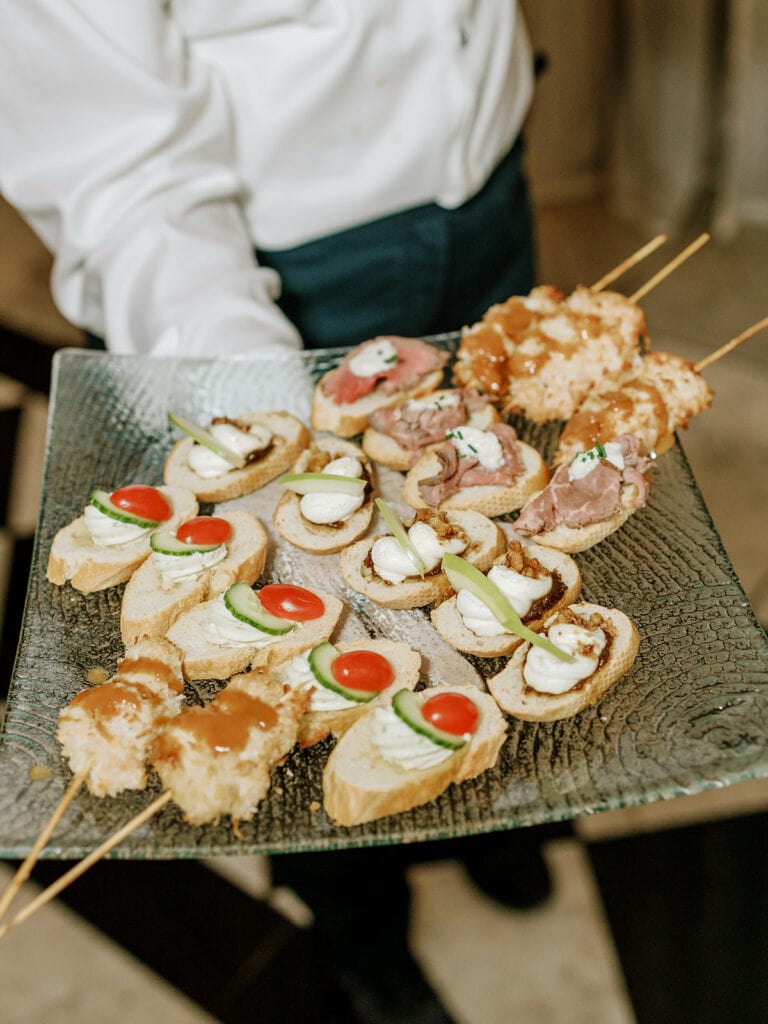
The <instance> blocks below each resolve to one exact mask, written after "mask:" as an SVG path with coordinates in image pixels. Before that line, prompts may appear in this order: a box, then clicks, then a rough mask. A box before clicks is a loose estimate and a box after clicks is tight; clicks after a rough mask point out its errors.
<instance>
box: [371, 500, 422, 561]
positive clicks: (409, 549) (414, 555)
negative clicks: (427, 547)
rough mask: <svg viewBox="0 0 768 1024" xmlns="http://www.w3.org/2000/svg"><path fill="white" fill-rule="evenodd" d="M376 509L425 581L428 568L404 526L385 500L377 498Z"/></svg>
mask: <svg viewBox="0 0 768 1024" xmlns="http://www.w3.org/2000/svg"><path fill="white" fill-rule="evenodd" d="M376 508H377V509H378V510H379V512H381V514H382V516H383V518H384V522H385V523H386V524H387V526H388V527H389V528H390V530H391V531H392V536H393V537H394V538H395V540H396V541H397V543H398V544H399V545H400V547H401V548H402V549H403V551H404V552H405V553H406V555H408V557H409V558H410V560H411V562H412V563H413V567H414V569H415V570H416V572H417V573H418V574H419V576H421V578H422V579H424V575H425V573H426V571H427V567H426V566H425V565H424V563H423V562H422V560H421V556H420V555H419V553H418V551H417V550H416V548H415V547H414V546H413V544H411V541H410V539H409V537H408V534H407V533H406V530H405V527H404V526H403V524H402V523H401V522H400V520H399V519H398V518H397V516H396V515H395V513H394V512H393V511H392V509H391V508H390V507H389V505H387V503H386V502H385V501H384V500H383V498H376Z"/></svg>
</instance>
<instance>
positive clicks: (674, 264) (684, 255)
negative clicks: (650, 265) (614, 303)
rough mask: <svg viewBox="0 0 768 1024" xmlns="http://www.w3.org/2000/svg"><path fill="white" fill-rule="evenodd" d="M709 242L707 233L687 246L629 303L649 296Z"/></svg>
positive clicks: (646, 283) (647, 282)
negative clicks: (658, 285) (649, 293)
mask: <svg viewBox="0 0 768 1024" xmlns="http://www.w3.org/2000/svg"><path fill="white" fill-rule="evenodd" d="M708 241H709V233H708V232H706V231H705V232H704V233H703V234H701V235H699V237H698V238H697V239H696V240H695V241H693V242H691V244H690V245H688V246H686V248H685V249H683V251H682V252H681V253H678V255H677V256H675V258H674V259H673V260H670V262H669V263H667V265H666V266H665V267H662V268H661V270H660V271H659V272H658V273H656V274H654V275H653V277H652V278H651V279H650V280H649V281H646V282H645V284H644V285H643V286H642V287H641V288H638V290H637V291H636V292H635V293H634V295H630V296H629V301H630V302H639V301H640V299H642V297H643V296H644V295H647V294H648V292H649V291H651V289H652V288H655V287H656V285H657V284H659V282H660V281H663V280H664V278H665V277H668V276H669V275H670V274H671V273H672V271H673V270H677V268H678V267H679V266H680V264H681V263H684V262H685V261H686V260H687V259H688V257H689V256H693V254H694V253H695V252H696V251H697V250H698V249H700V248H701V247H702V245H704V244H705V243H706V242H708Z"/></svg>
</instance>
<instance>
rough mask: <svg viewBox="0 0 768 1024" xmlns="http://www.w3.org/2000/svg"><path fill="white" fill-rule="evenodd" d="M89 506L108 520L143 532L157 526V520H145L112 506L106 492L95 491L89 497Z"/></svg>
mask: <svg viewBox="0 0 768 1024" xmlns="http://www.w3.org/2000/svg"><path fill="white" fill-rule="evenodd" d="M91 505H93V507H94V508H97V509H98V510H99V512H101V513H103V514H104V515H105V516H109V518H110V519H114V520H116V521H117V522H118V523H129V524H130V525H131V526H138V527H140V528H141V529H143V530H151V529H152V527H153V526H157V525H158V522H159V520H157V519H145V518H143V517H142V516H135V515H133V514H132V513H131V512H127V511H126V510H125V509H124V508H119V507H118V506H117V505H114V504H113V503H112V501H111V499H110V496H109V494H108V492H107V491H101V490H96V491H94V492H93V494H92V495H91Z"/></svg>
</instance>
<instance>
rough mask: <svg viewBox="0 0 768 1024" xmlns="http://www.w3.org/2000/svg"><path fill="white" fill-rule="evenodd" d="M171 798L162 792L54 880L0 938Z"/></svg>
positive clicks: (3, 927)
mask: <svg viewBox="0 0 768 1024" xmlns="http://www.w3.org/2000/svg"><path fill="white" fill-rule="evenodd" d="M170 799H171V793H170V790H167V791H166V792H165V793H163V794H162V796H159V797H158V798H157V799H156V800H154V801H153V802H152V803H151V804H149V806H148V807H145V808H144V810H143V811H141V812H140V813H139V814H137V815H136V816H135V817H134V818H131V820H130V821H129V822H128V823H127V824H125V825H123V827H122V828H120V829H118V830H117V832H115V833H114V834H113V835H112V836H110V837H109V839H106V840H105V841H104V842H103V843H102V844H101V846H97V847H96V849H95V850H93V851H92V852H91V853H89V854H88V856H87V857H84V858H83V859H82V860H81V861H78V862H77V864H75V866H74V867H72V868H70V869H69V871H67V872H66V873H65V874H63V875H62V876H61V878H57V879H56V881H55V882H52V883H51V884H50V885H49V886H48V888H47V889H43V891H42V892H41V893H39V894H38V895H37V896H36V897H35V898H34V899H33V900H32V902H31V903H28V904H27V905H26V907H24V909H23V910H20V911H19V913H18V914H17V915H16V916H15V917H13V918H11V920H10V921H6V923H5V924H4V925H0V939H2V938H3V937H4V936H5V935H7V934H8V932H9V931H11V929H12V928H15V927H16V925H19V924H21V923H22V922H23V921H26V920H27V918H28V917H31V916H32V914H34V913H35V911H36V910H39V909H40V907H42V906H44V905H45V904H46V903H48V902H50V900H52V899H53V898H54V897H55V896H58V895H59V893H60V892H62V890H64V889H66V888H67V886H68V885H70V884H71V883H72V882H74V881H75V880H76V879H78V878H79V877H80V875H83V874H85V872H86V871H87V870H88V868H90V867H92V866H93V865H94V864H95V863H96V862H97V861H99V860H101V858H102V857H104V856H105V855H106V854H107V853H109V851H110V850H111V849H112V848H113V847H115V846H117V845H118V844H119V843H121V842H122V841H123V839H125V838H126V837H127V836H129V835H130V834H131V832H134V831H135V830H136V829H137V828H139V826H140V825H143V824H144V822H145V821H147V820H148V819H149V818H151V817H152V815H154V814H156V813H157V812H158V811H159V810H160V808H161V807H163V806H164V805H165V804H167V803H168V801H169V800H170Z"/></svg>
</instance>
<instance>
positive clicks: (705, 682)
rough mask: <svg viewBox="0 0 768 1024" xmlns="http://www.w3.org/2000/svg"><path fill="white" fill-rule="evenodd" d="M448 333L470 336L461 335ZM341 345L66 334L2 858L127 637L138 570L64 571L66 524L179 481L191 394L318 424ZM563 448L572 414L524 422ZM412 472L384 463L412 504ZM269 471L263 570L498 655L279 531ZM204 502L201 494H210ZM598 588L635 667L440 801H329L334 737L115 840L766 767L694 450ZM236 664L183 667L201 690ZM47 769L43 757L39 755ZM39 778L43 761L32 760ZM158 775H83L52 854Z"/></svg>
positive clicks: (1, 778)
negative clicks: (71, 345)
mask: <svg viewBox="0 0 768 1024" xmlns="http://www.w3.org/2000/svg"><path fill="white" fill-rule="evenodd" d="M434 340H435V343H436V344H439V345H441V346H444V347H447V348H448V349H454V348H455V345H456V343H457V339H456V337H454V336H442V337H440V338H438V339H434ZM341 355H342V352H341V351H340V350H323V351H316V352H302V353H286V354H279V355H272V354H270V355H269V356H268V357H267V356H264V357H257V358H253V359H248V360H242V361H239V360H238V361H234V360H196V359H163V360H158V359H148V358H136V357H121V356H114V355H110V354H106V353H97V352H85V351H82V350H65V351H62V352H60V353H58V354H57V356H56V359H55V363H54V380H53V389H52V396H51V408H50V416H49V428H48V439H47V450H46V466H45V478H44V487H43V497H42V505H41V514H40V521H39V527H38V533H37V536H36V541H35V551H34V556H33V565H32V571H31V574H30V580H29V588H28V593H27V601H26V606H25V611H24V621H23V626H22V631H21V639H20V645H19V651H18V655H17V661H16V665H15V669H14V674H13V679H12V682H11V691H10V695H9V701H8V709H7V713H6V717H5V720H4V723H3V728H2V733H0V856H3V857H20V856H23V855H24V854H25V853H26V852H27V851H28V850H29V848H30V846H31V845H32V843H33V841H34V839H35V838H36V836H37V834H38V832H39V831H40V829H41V827H42V826H43V824H44V823H45V822H46V821H47V820H48V818H49V816H50V815H51V813H52V812H53V810H54V808H55V807H56V805H57V803H58V801H59V799H60V797H61V796H62V794H63V793H64V791H65V789H66V787H67V785H68V783H69V781H70V779H71V776H70V774H69V771H68V769H67V767H66V764H65V763H64V762H63V760H62V758H61V756H60V753H59V749H58V744H57V742H56V739H55V731H56V723H57V717H58V713H59V710H60V709H61V708H62V707H63V706H64V705H65V704H66V703H67V701H69V700H70V699H71V698H72V697H73V696H74V694H75V693H77V692H78V691H79V690H81V689H82V688H83V686H84V685H85V679H86V673H87V672H88V671H89V669H91V668H93V667H95V666H100V667H104V668H106V669H107V670H109V671H110V672H111V671H113V670H114V667H115V664H116V661H117V659H118V658H119V657H120V656H121V655H122V653H123V650H122V646H121V641H120V637H119V627H118V623H119V609H120V599H121V595H122V590H123V588H122V587H115V588H112V589H108V590H104V591H101V592H98V593H94V594H91V595H88V596H84V595H82V594H80V593H78V592H77V591H75V590H73V589H72V588H71V587H70V586H69V585H66V586H64V587H57V586H53V585H52V584H50V583H48V582H47V580H46V574H45V567H46V562H47V557H48V550H49V547H50V543H51V540H52V538H53V535H54V533H55V532H56V531H57V530H58V529H59V528H61V527H62V526H64V525H65V524H66V523H68V522H69V521H70V520H71V519H73V518H75V517H76V516H77V515H79V514H80V513H81V509H82V506H83V505H84V504H85V502H86V501H87V497H88V495H89V494H90V492H91V490H92V489H93V487H98V486H101V487H106V488H109V489H113V488H114V487H118V486H120V485H121V484H123V483H128V482H146V483H161V482H162V467H163V462H164V459H165V456H166V454H167V452H168V450H169V448H170V445H171V443H172V442H173V440H175V439H176V437H177V436H178V435H177V434H176V432H174V430H173V428H172V427H171V426H170V425H169V423H168V420H167V413H168V411H169V410H178V411H181V412H184V413H185V414H186V415H188V416H190V417H192V418H193V419H196V420H198V421H201V422H207V421H208V420H209V419H210V418H211V416H213V415H223V414H229V415H237V413H239V412H244V411H247V410H257V409H264V410H266V409H284V410H286V411H289V412H292V413H294V414H296V415H298V416H299V417H300V418H302V419H303V420H304V422H308V421H309V407H310V402H311V396H312V390H313V387H314V384H315V383H316V381H317V380H318V379H319V377H320V376H321V375H322V374H323V373H324V372H325V371H326V370H328V369H329V368H331V367H332V366H333V365H335V363H336V362H337V361H338V359H339V358H340V356H341ZM515 425H516V426H518V427H519V432H520V435H521V437H522V439H523V440H526V441H528V442H529V443H531V444H533V445H534V446H535V447H537V448H539V450H540V451H541V452H542V454H543V455H544V457H545V458H547V457H548V456H549V455H550V454H551V452H552V450H553V447H554V443H555V441H556V436H557V430H556V427H555V425H547V426H544V427H536V426H533V425H531V424H523V423H520V424H518V423H515ZM400 480H401V477H400V475H399V474H396V473H387V472H386V471H385V472H383V473H381V474H380V476H379V486H380V490H381V491H382V493H384V495H385V497H387V499H388V500H390V501H391V502H392V503H393V504H394V505H395V507H396V508H398V510H400V511H401V512H402V513H405V511H406V506H404V505H402V503H401V495H400V493H399V483H400ZM279 490H280V488H279V485H276V484H271V485H268V487H266V488H264V489H263V490H262V491H261V492H258V493H257V495H254V496H249V497H246V498H242V499H238V501H237V502H236V503H229V505H230V506H232V505H233V504H237V505H238V506H239V507H243V508H248V509H250V510H251V511H253V512H255V514H257V515H258V516H259V517H260V518H261V519H262V522H263V523H264V525H265V527H266V528H267V530H268V533H269V535H270V551H269V555H268V558H267V566H266V569H265V573H264V575H263V576H262V578H261V581H260V582H261V583H262V584H263V583H264V582H268V581H269V580H271V579H282V580H288V581H291V582H296V583H299V584H301V583H304V584H307V585H312V584H313V583H315V584H316V585H321V586H322V587H323V589H325V590H330V591H331V592H335V593H337V594H338V596H340V597H341V598H342V599H343V600H344V601H345V603H346V604H347V606H348V612H347V614H346V618H345V620H344V625H343V630H342V636H343V638H349V639H356V638H363V637H365V636H375V635H385V636H389V637H392V638H394V639H402V640H406V641H407V642H409V643H411V644H412V645H413V646H414V647H416V648H418V649H419V650H420V651H421V653H422V657H423V662H422V678H423V679H424V681H425V683H426V684H427V685H429V684H432V683H436V682H440V681H443V682H456V683H457V682H471V683H474V684H475V685H478V686H480V687H482V686H483V677H484V676H488V675H489V674H491V673H492V672H494V671H498V669H499V668H500V667H501V663H500V662H499V661H497V660H494V659H491V660H490V661H489V662H483V661H481V660H480V659H472V658H469V657H467V656H465V655H462V654H459V653H458V652H457V651H455V650H453V649H452V648H451V647H449V646H448V645H447V644H446V643H444V642H443V641H442V640H441V638H440V637H439V636H438V635H437V634H436V632H435V631H434V629H433V627H432V625H431V623H430V621H429V616H428V611H427V610H424V609H416V610H413V611H398V612H393V611H388V610H386V609H380V608H378V607H376V606H374V605H372V604H371V603H370V602H367V601H366V599H364V598H362V597H359V596H358V595H356V594H355V593H354V592H352V591H351V590H350V589H349V588H348V587H346V585H345V584H344V582H343V580H342V579H341V577H340V576H339V574H338V569H337V561H338V555H327V556H312V555H306V554H304V553H302V552H299V551H297V550H295V549H291V548H290V546H289V545H287V544H286V543H285V542H284V541H281V542H280V543H279V544H278V543H277V538H276V534H275V533H274V531H273V529H272V526H271V509H272V508H273V507H274V504H275V502H276V500H277V497H278V496H279ZM204 508H205V506H204ZM575 557H576V559H577V561H578V563H579V567H580V569H581V572H582V576H583V599H584V600H588V601H594V602H596V603H599V604H603V605H606V606H609V607H618V608H621V609H622V610H624V611H625V612H626V613H627V614H628V615H630V617H631V618H632V619H633V620H634V622H635V623H636V625H637V627H638V630H639V632H640V635H641V646H640V652H639V655H638V658H637V661H636V662H635V665H634V666H633V668H632V669H631V671H630V672H629V674H628V675H627V676H625V677H624V678H623V679H622V680H620V681H619V682H618V683H617V684H616V685H615V686H614V687H613V688H612V689H611V690H610V691H609V692H608V694H607V695H606V696H605V697H604V698H603V699H602V700H601V701H600V702H599V703H598V704H597V705H596V706H595V707H593V708H590V709H587V710H586V711H584V712H582V713H581V714H579V715H577V716H576V717H575V718H571V719H566V720H564V721H561V722H555V723H527V722H522V721H519V720H516V719H512V718H510V719H509V728H508V734H507V740H506V742H505V744H504V747H503V748H502V751H501V755H500V757H499V760H498V762H497V764H496V766H495V767H494V768H493V769H492V770H491V771H489V772H486V773H485V774H483V775H481V776H479V777H478V778H476V779H474V780H470V781H468V782H465V783H463V784H462V785H461V786H455V785H454V786H452V787H451V788H450V789H449V790H448V791H447V792H446V793H444V794H443V795H442V796H441V797H440V798H438V799H437V800H435V801H433V802H432V803H429V804H426V805H423V806H421V807H417V808H414V809H413V810H412V811H408V812H405V813H403V814H398V815H394V816H391V817H387V818H382V819H380V820H379V821H375V822H372V823H370V824H367V825H361V826H357V827H354V828H341V827H338V826H335V825H334V824H333V823H332V822H331V821H330V819H328V818H327V816H326V815H325V813H324V811H323V809H322V770H323V765H324V762H325V759H326V757H327V754H328V752H329V750H330V747H331V741H330V740H329V741H325V742H324V743H322V744H320V745H319V746H317V747H313V748H310V749H308V750H304V751H296V752H294V753H292V754H291V755H290V756H289V758H288V760H287V761H286V763H285V764H284V765H282V766H281V767H279V768H276V769H275V770H274V771H273V783H272V788H271V791H270V793H269V796H268V797H267V798H266V800H265V801H264V802H263V803H262V805H261V807H260V809H259V811H258V813H257V814H256V816H255V817H254V818H253V820H252V821H250V822H242V823H241V824H240V831H241V835H242V838H237V837H236V836H235V834H234V833H233V830H232V828H231V825H230V823H229V822H228V821H221V822H220V823H218V824H216V825H209V826H202V827H194V828H193V827H191V826H188V825H187V824H185V822H184V821H183V818H182V815H181V812H180V811H179V810H178V808H176V807H174V806H173V804H169V805H166V806H165V807H164V808H163V809H162V811H161V812H160V813H159V814H157V815H156V816H155V817H153V818H152V819H151V820H150V821H149V822H147V823H146V824H144V825H143V826H142V827H141V828H140V829H139V830H137V831H136V832H134V833H133V834H132V835H131V836H129V837H128V838H127V839H126V840H124V842H123V843H122V844H121V845H120V846H119V847H118V848H117V849H116V850H115V851H114V852H113V854H112V856H115V857H125V858H142V857H154V858H173V857H202V856H211V855H216V854H222V853H253V852H273V853H279V852H281V851H296V850H324V849H335V848H344V847H352V846H363V845H375V844H388V843H400V842H414V841H422V840H432V839H440V838H443V837H448V836H459V835H467V834H472V833H477V832H484V831H491V830H496V829H506V828H516V827H521V826H526V825H531V824H537V823H541V822H548V821H557V820H564V819H569V818H573V817H576V816H578V815H582V814H588V813H595V812H598V811H601V810H607V809H611V808H617V807H622V806H629V805H633V804H640V803H646V802H651V801H654V800H659V799H668V798H672V797H675V796H681V795H685V794H690V793H695V792H699V791H702V790H705V789H710V788H714V787H720V786H724V785H728V784H731V783H734V782H737V781H741V780H744V779H748V778H754V777H758V776H764V775H766V774H768V753H767V751H768V657H767V655H768V640H766V636H765V633H764V632H763V630H762V628H761V627H760V625H759V623H758V622H757V620H756V618H755V615H754V613H753V611H752V609H751V607H750V605H749V602H748V600H747V598H746V596H745V595H744V592H743V590H742V588H741V586H740V584H739V582H738V579H737V577H736V575H735V573H734V571H733V568H732V567H731V565H730V563H729V561H728V558H727V556H726V554H725V552H724V550H723V547H722V544H721V542H720V539H719V537H718V535H717V533H716V531H715V529H714V527H713V524H712V521H711V519H710V516H709V514H708V512H707V509H706V506H705V505H704V502H703V500H702V498H701V495H700V493H699V491H698V489H697V487H696V483H695V481H694V479H693V476H692V474H691V471H690V468H689V466H688V463H687V461H686V459H685V455H684V453H683V451H682V449H681V448H680V446H679V444H676V445H675V446H674V447H673V448H672V449H671V450H670V451H669V452H667V453H666V454H665V455H663V456H662V457H661V458H659V459H658V460H657V462H656V463H655V465H654V467H653V469H652V487H651V492H650V497H649V502H648V506H647V507H646V508H645V509H644V510H642V511H641V512H639V513H638V514H636V515H634V516H632V517H631V518H630V519H629V521H628V522H627V523H626V524H625V526H624V527H623V528H622V529H621V530H620V531H619V532H618V533H616V534H614V535H613V536H612V537H610V538H608V539H607V540H606V541H604V542H603V543H601V544H600V545H598V546H597V547H595V548H593V549H592V550H590V551H587V552H584V553H582V554H580V555H577V556H575ZM221 685H223V684H221V683H213V682H210V683H206V682H204V683H196V684H194V685H192V684H188V685H187V693H188V699H189V701H190V702H192V703H195V702H201V701H204V700H206V699H209V698H210V697H211V696H212V695H213V694H214V693H215V692H216V691H217V690H218V688H219V687H220V686H221ZM39 766H44V767H45V768H46V769H47V770H46V771H44V772H36V771H34V770H33V769H36V768H38V767H39ZM35 775H43V776H44V777H43V778H38V779H35V778H34V777H35ZM159 792H160V789H159V783H158V781H157V779H156V778H154V777H152V776H151V777H150V783H149V786H148V788H147V790H145V791H143V792H131V793H124V794H122V795H120V796H118V797H114V798H105V799H97V798H95V797H92V796H90V795H89V794H88V793H86V792H85V791H82V792H81V793H80V794H79V795H78V797H77V798H76V800H75V801H74V803H73V804H72V806H71V807H70V808H69V810H68V811H67V813H66V815H65V816H64V818H63V820H62V821H61V822H60V824H59V826H58V828H57V830H56V832H55V834H54V837H53V839H52V840H51V841H50V843H49V845H48V846H47V848H46V849H45V851H44V853H43V855H44V856H46V857H54V858H56V857H58V858H66V859H71V858H76V857H81V856H83V855H85V854H86V853H89V852H90V851H91V850H92V849H93V848H94V847H95V846H97V845H98V844H99V843H100V842H102V841H103V840H104V839H105V838H106V837H107V836H108V835H110V834H111V833H112V832H114V831H116V830H117V829H118V828H119V827H120V826H122V825H123V824H125V823H126V822H127V821H128V820H129V819H130V818H132V817H133V815H134V814H136V813H138V811H140V810H141V809H142V808H143V807H145V806H146V805H147V804H148V803H149V802H150V801H151V800H152V799H154V798H155V797H156V796H157V795H159Z"/></svg>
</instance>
